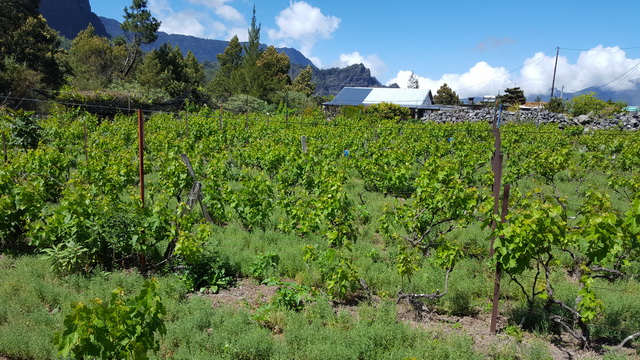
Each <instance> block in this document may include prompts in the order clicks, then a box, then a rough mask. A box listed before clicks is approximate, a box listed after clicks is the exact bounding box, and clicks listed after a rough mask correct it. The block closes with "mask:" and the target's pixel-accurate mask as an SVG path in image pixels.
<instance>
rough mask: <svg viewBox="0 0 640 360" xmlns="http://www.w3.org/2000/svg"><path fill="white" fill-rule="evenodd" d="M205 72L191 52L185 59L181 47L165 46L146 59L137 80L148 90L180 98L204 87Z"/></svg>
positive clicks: (137, 74) (141, 65) (138, 71)
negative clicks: (160, 90)
mask: <svg viewBox="0 0 640 360" xmlns="http://www.w3.org/2000/svg"><path fill="white" fill-rule="evenodd" d="M203 78H204V70H203V67H202V65H201V64H199V63H198V61H197V60H196V58H195V56H194V55H193V54H192V53H191V52H189V53H188V54H187V57H186V58H184V57H183V55H182V52H181V51H180V48H179V47H177V46H176V47H172V46H171V44H163V45H162V46H160V48H159V49H157V50H153V51H151V52H150V53H149V54H147V56H145V57H144V59H143V61H142V63H141V64H140V66H139V67H138V69H137V70H136V80H137V81H138V82H139V83H140V84H141V85H142V86H144V87H146V88H148V89H162V90H164V91H166V92H167V93H168V94H169V95H170V96H172V97H178V96H180V95H184V94H185V93H187V92H189V91H191V90H194V89H197V88H198V87H199V86H201V85H202V81H203Z"/></svg>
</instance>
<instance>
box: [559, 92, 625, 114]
mask: <svg viewBox="0 0 640 360" xmlns="http://www.w3.org/2000/svg"><path fill="white" fill-rule="evenodd" d="M625 106H626V104H625V103H623V102H615V103H614V102H612V101H611V100H609V101H603V100H600V99H598V98H597V97H596V93H594V92H590V93H589V94H583V95H578V96H576V97H574V98H573V99H571V101H569V104H568V107H569V111H570V112H571V115H573V116H580V115H586V114H589V113H591V112H593V113H594V114H596V115H605V116H611V115H613V114H615V113H617V112H620V111H622V108H624V107H625Z"/></svg>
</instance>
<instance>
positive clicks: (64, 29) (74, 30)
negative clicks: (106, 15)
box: [40, 0, 109, 39]
mask: <svg viewBox="0 0 640 360" xmlns="http://www.w3.org/2000/svg"><path fill="white" fill-rule="evenodd" d="M40 13H41V14H42V16H44V18H45V19H47V23H49V26H50V27H52V28H53V29H56V30H57V31H58V32H60V34H62V35H63V36H64V37H66V38H68V39H73V38H75V37H76V35H78V33H79V32H80V31H82V30H84V29H86V28H87V26H89V24H92V25H93V27H94V28H95V29H96V34H98V35H100V36H105V37H109V34H108V33H107V30H106V29H105V27H104V25H103V24H102V21H100V18H98V16H97V15H96V14H94V13H93V12H92V11H91V5H90V4H89V0H41V2H40Z"/></svg>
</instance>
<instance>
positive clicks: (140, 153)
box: [138, 109, 144, 207]
mask: <svg viewBox="0 0 640 360" xmlns="http://www.w3.org/2000/svg"><path fill="white" fill-rule="evenodd" d="M138 159H139V162H140V165H139V170H140V201H141V202H142V207H144V119H143V118H142V109H138Z"/></svg>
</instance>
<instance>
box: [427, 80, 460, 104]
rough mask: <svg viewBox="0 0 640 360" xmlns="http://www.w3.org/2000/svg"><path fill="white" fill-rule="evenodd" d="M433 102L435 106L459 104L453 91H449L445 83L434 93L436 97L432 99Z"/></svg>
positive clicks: (458, 99)
mask: <svg viewBox="0 0 640 360" xmlns="http://www.w3.org/2000/svg"><path fill="white" fill-rule="evenodd" d="M433 101H435V103H436V104H442V105H458V104H459V103H460V98H459V97H458V94H456V92H455V91H453V90H451V88H450V87H449V85H447V83H444V84H442V86H440V89H438V91H437V92H436V96H434V97H433Z"/></svg>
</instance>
